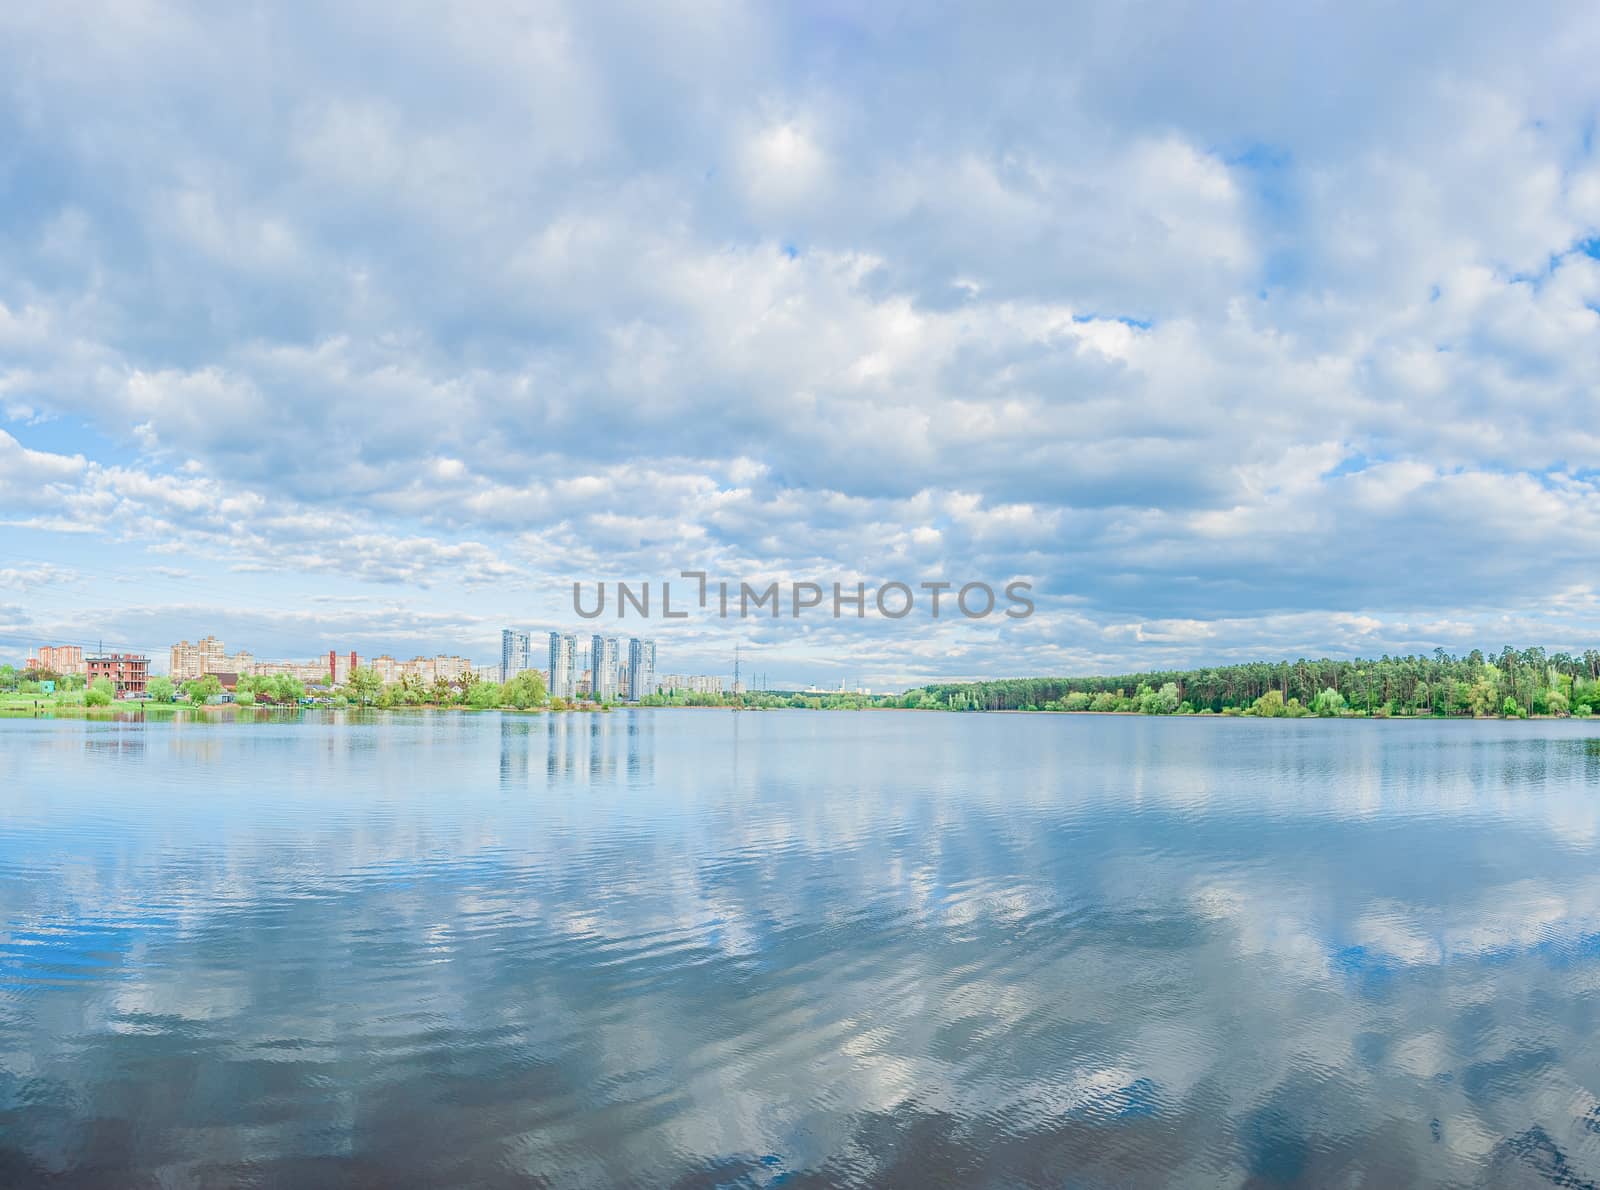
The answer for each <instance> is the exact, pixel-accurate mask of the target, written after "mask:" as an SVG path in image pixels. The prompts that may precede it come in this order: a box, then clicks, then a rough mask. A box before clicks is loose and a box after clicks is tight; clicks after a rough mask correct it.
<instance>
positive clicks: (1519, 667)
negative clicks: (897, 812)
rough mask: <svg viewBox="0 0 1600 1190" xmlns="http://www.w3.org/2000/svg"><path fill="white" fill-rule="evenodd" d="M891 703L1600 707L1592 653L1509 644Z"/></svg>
mask: <svg viewBox="0 0 1600 1190" xmlns="http://www.w3.org/2000/svg"><path fill="white" fill-rule="evenodd" d="M898 705H900V706H906V707H918V708H928V709H937V710H950V711H1120V712H1123V713H1129V712H1133V713H1143V714H1148V715H1185V714H1201V715H1204V714H1214V715H1260V716H1269V717H1274V718H1276V717H1283V716H1287V717H1300V716H1309V715H1321V716H1326V717H1342V716H1351V715H1354V716H1362V717H1365V716H1371V717H1375V718H1376V717H1385V716H1416V715H1428V716H1449V717H1460V718H1482V717H1485V716H1511V717H1518V718H1525V717H1527V716H1529V715H1557V716H1560V715H1589V714H1592V713H1595V712H1597V711H1600V650H1596V649H1589V650H1585V651H1584V653H1583V654H1581V655H1576V654H1572V653H1546V652H1545V650H1544V649H1541V648H1533V649H1522V650H1517V649H1513V648H1511V647H1509V646H1508V647H1506V648H1504V649H1501V650H1500V652H1499V653H1497V654H1494V655H1492V656H1486V655H1484V653H1482V652H1481V651H1479V650H1477V649H1474V650H1473V651H1472V652H1471V653H1468V654H1467V655H1466V656H1464V657H1456V656H1452V655H1450V654H1448V653H1446V652H1445V651H1444V650H1443V649H1439V650H1436V651H1435V652H1433V653H1432V654H1430V655H1423V656H1409V657H1389V656H1384V657H1379V658H1377V659H1375V660H1361V659H1357V660H1351V661H1330V660H1328V659H1326V658H1324V659H1323V660H1320V661H1307V660H1305V659H1303V658H1302V659H1301V660H1299V661H1278V662H1270V661H1262V662H1249V663H1246V664H1242V665H1223V666H1213V667H1208V668H1205V669H1186V670H1168V671H1157V672H1151V673H1142V674H1114V675H1110V676H1105V677H1085V678H1007V679H1003V680H999V681H989V682H958V683H949V684H940V685H930V686H925V687H922V688H920V689H917V690H911V691H908V692H907V693H906V694H904V695H903V696H901V698H900V699H899V700H898Z"/></svg>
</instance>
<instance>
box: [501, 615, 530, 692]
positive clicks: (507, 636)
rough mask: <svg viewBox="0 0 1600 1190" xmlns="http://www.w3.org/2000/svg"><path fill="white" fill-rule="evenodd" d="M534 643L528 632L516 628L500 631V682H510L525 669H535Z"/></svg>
mask: <svg viewBox="0 0 1600 1190" xmlns="http://www.w3.org/2000/svg"><path fill="white" fill-rule="evenodd" d="M532 652H533V642H532V641H531V640H530V639H529V638H528V634H527V633H526V632H518V631H517V630H516V629H515V628H502V629H501V630H500V681H501V682H502V683H505V682H509V681H510V680H511V679H512V678H514V677H516V676H517V675H518V674H519V673H521V672H522V671H523V670H525V669H532V668H533V657H532Z"/></svg>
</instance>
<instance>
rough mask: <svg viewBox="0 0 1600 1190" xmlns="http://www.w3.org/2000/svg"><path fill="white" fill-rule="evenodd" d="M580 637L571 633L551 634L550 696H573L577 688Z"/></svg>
mask: <svg viewBox="0 0 1600 1190" xmlns="http://www.w3.org/2000/svg"><path fill="white" fill-rule="evenodd" d="M577 661H578V638H577V637H575V636H573V635H571V634H570V633H567V634H563V633H560V632H552V633H551V634H550V697H551V698H571V697H572V696H573V694H574V693H575V692H576V690H577V686H578V675H577V672H576V670H577Z"/></svg>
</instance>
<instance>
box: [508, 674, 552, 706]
mask: <svg viewBox="0 0 1600 1190" xmlns="http://www.w3.org/2000/svg"><path fill="white" fill-rule="evenodd" d="M501 701H502V702H503V703H505V704H507V705H509V706H513V707H516V708H517V709H518V710H519V711H525V710H527V709H528V708H529V707H540V706H543V705H544V701H545V696H544V678H543V676H542V675H540V674H539V673H538V672H537V671H536V670H531V669H525V670H523V671H522V672H521V673H519V674H518V675H517V676H516V677H514V678H512V679H511V680H510V681H509V682H507V683H506V684H505V686H504V688H503V690H502V693H501Z"/></svg>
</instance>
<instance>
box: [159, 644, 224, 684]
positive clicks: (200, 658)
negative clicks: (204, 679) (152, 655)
mask: <svg viewBox="0 0 1600 1190" xmlns="http://www.w3.org/2000/svg"><path fill="white" fill-rule="evenodd" d="M226 655H227V648H226V647H225V646H224V645H223V643H222V642H221V641H220V640H218V639H217V638H216V637H214V636H204V637H201V638H200V639H199V640H197V641H195V642H194V643H193V644H190V643H189V642H188V641H187V640H180V641H179V642H178V643H177V644H175V645H173V646H172V656H171V661H170V664H169V665H168V668H167V671H168V673H169V674H170V675H171V677H172V680H173V681H174V682H187V681H188V680H189V679H191V678H198V677H201V676H202V675H204V674H207V673H211V672H213V671H215V670H219V669H226V668H227V667H226V666H225V665H223V663H222V659H223V657H224V656H226Z"/></svg>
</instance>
